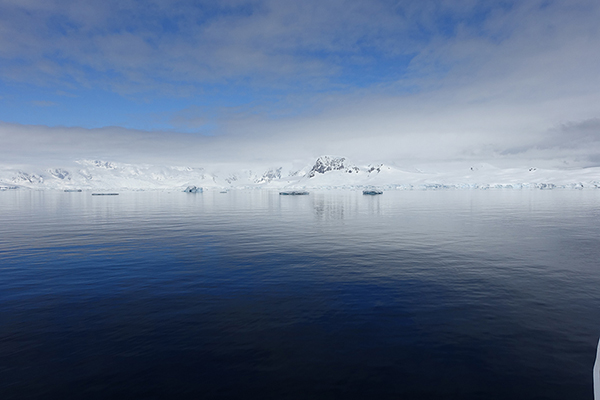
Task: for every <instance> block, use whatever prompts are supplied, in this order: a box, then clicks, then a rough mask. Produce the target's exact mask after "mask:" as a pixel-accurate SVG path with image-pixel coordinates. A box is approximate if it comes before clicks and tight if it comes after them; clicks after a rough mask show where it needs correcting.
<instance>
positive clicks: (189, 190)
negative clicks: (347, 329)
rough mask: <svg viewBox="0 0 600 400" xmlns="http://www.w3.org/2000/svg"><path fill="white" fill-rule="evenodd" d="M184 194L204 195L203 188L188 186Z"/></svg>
mask: <svg viewBox="0 0 600 400" xmlns="http://www.w3.org/2000/svg"><path fill="white" fill-rule="evenodd" d="M184 192H185V193H202V188H201V187H196V186H188V187H186V188H185V190H184Z"/></svg>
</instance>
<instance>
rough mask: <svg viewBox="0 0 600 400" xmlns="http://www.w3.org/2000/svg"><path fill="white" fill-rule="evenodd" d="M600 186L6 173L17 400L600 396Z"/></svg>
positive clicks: (4, 305) (7, 335) (1, 275)
mask: <svg viewBox="0 0 600 400" xmlns="http://www.w3.org/2000/svg"><path fill="white" fill-rule="evenodd" d="M599 203H600V191H585V190H584V191H551V192H550V191H548V192H544V191H516V190H515V191H511V190H498V191H493V190H490V191H432V192H427V191H398V192H394V191H391V192H386V193H385V194H384V195H382V196H363V195H362V193H361V192H352V191H323V192H318V191H317V192H313V193H311V194H310V195H309V196H279V195H278V194H277V192H269V191H231V192H229V193H227V194H222V193H217V192H205V193H203V194H186V193H151V192H149V193H122V194H121V195H120V196H114V197H112V196H111V197H109V196H95V197H92V196H90V195H89V193H52V192H20V191H15V192H2V193H0V206H1V207H0V218H1V221H2V224H0V309H1V310H2V311H1V314H0V318H1V319H0V398H2V399H11V398H13V399H20V398H23V399H25V398H27V399H31V398H40V399H42V398H43V399H47V398H56V399H58V398H60V399H64V398H81V397H91V398H108V397H110V398H119V397H121V398H129V399H131V398H172V397H176V398H241V397H243V398H261V399H263V398H277V399H279V398H344V399H347V398H394V399H397V398H420V399H440V398H444V399H446V398H457V399H505V398H515V399H519V398H522V399H534V398H545V399H565V398H569V399H571V398H572V399H577V398H581V399H583V398H591V397H592V375H591V368H592V365H593V362H594V356H595V345H596V343H597V338H598V335H599V334H600V327H599V326H598V321H599V320H600V296H599V295H598V287H600V271H599V270H598V261H597V260H598V259H599V256H600V235H599V234H598V233H599V232H598V221H599V217H600V211H599V210H600V208H599V207H598V205H599Z"/></svg>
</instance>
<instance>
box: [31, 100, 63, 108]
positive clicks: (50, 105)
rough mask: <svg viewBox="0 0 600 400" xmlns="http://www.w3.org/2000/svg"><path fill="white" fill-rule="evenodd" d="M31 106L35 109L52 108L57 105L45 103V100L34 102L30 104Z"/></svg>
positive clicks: (50, 102)
mask: <svg viewBox="0 0 600 400" xmlns="http://www.w3.org/2000/svg"><path fill="white" fill-rule="evenodd" d="M31 104H33V105H34V106H36V107H54V106H57V105H58V104H57V103H55V102H53V101H47V100H34V101H32V102H31Z"/></svg>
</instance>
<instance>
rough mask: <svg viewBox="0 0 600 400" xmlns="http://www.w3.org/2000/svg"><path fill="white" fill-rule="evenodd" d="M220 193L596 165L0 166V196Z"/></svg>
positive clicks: (597, 176) (465, 178)
mask: <svg viewBox="0 0 600 400" xmlns="http://www.w3.org/2000/svg"><path fill="white" fill-rule="evenodd" d="M188 186H196V187H202V188H206V189H208V190H210V189H211V188H212V189H223V188H272V189H284V188H290V189H293V188H298V189H314V188H365V187H378V188H382V189H439V188H540V189H551V188H558V187H562V188H600V167H596V168H585V169H569V170H567V169H541V168H536V167H522V168H510V169H500V168H496V167H494V166H492V165H490V164H475V165H459V166H453V167H450V166H448V165H442V166H435V167H434V166H429V167H427V168H414V167H413V168H410V169H401V168H398V167H396V166H393V165H386V164H383V163H376V164H367V165H358V164H356V163H352V162H350V161H349V160H347V159H346V158H345V157H334V156H321V157H319V158H317V159H316V160H315V162H314V163H311V164H308V165H306V166H305V167H304V168H301V169H295V168H293V167H291V166H274V167H270V168H263V169H261V168H254V169H245V168H243V167H239V166H235V165H225V166H223V165H216V166H207V167H206V168H197V167H185V166H183V167H182V166H157V165H134V164H125V163H118V162H111V161H101V160H79V161H76V162H75V163H74V164H73V165H72V166H71V167H69V168H67V167H49V168H46V169H41V170H23V169H16V168H10V167H5V168H0V190H10V189H20V188H22V189H51V190H69V189H71V190H77V189H81V190H183V189H185V188H186V187H188Z"/></svg>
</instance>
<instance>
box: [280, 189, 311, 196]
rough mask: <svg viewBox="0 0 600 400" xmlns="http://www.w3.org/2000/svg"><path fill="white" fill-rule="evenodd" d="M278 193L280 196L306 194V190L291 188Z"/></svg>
mask: <svg viewBox="0 0 600 400" xmlns="http://www.w3.org/2000/svg"><path fill="white" fill-rule="evenodd" d="M279 194H280V195H282V196H305V195H307V194H308V192H302V191H297V190H292V191H289V192H279Z"/></svg>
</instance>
